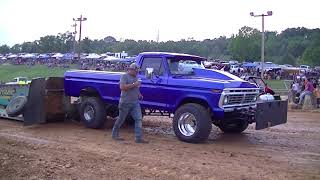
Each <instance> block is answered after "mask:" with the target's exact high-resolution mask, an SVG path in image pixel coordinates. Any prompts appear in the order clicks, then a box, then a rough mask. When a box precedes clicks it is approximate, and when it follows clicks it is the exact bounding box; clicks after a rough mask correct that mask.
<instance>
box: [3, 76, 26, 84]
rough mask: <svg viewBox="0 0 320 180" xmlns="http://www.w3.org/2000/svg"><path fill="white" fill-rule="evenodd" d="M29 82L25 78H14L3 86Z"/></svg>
mask: <svg viewBox="0 0 320 180" xmlns="http://www.w3.org/2000/svg"><path fill="white" fill-rule="evenodd" d="M30 83H31V81H30V80H28V78H27V77H16V78H13V80H12V81H10V82H7V83H5V84H19V85H23V84H30Z"/></svg>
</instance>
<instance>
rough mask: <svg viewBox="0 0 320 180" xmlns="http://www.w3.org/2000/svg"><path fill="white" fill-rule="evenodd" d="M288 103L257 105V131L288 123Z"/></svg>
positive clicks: (272, 102) (273, 102)
mask: <svg viewBox="0 0 320 180" xmlns="http://www.w3.org/2000/svg"><path fill="white" fill-rule="evenodd" d="M287 112H288V101H270V102H262V103H257V110H256V113H255V120H256V130H260V129H265V128H268V127H272V126H276V125H279V124H284V123H286V122H287Z"/></svg>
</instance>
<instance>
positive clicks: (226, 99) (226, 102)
mask: <svg viewBox="0 0 320 180" xmlns="http://www.w3.org/2000/svg"><path fill="white" fill-rule="evenodd" d="M223 104H228V96H225V97H224V99H223Z"/></svg>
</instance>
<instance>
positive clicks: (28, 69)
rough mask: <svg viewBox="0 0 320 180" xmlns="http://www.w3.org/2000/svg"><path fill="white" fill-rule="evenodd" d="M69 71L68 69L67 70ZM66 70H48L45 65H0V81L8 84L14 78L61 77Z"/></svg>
mask: <svg viewBox="0 0 320 180" xmlns="http://www.w3.org/2000/svg"><path fill="white" fill-rule="evenodd" d="M69 69H70V68H69ZM67 70H68V69H67V68H60V67H59V68H48V67H47V66H46V65H35V66H25V65H9V64H3V65H0V81H2V82H8V81H10V80H12V79H13V78H15V77H28V78H29V79H32V78H35V77H49V76H51V77H62V76H63V74H64V73H65V71H67Z"/></svg>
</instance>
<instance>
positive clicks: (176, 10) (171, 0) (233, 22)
mask: <svg viewBox="0 0 320 180" xmlns="http://www.w3.org/2000/svg"><path fill="white" fill-rule="evenodd" d="M319 7H320V1H319V0H303V1H302V0H0V17H1V18H0V45H1V44H8V45H10V46H12V45H14V44H16V43H22V42H27V41H34V40H36V39H39V38H40V37H42V36H45V35H56V34H58V33H59V32H61V33H63V32H66V31H73V28H72V27H71V25H72V24H73V21H72V18H75V17H79V16H80V14H82V15H83V16H84V17H86V18H87V19H88V20H87V21H85V22H84V23H83V31H82V37H89V38H90V39H102V38H104V37H106V36H109V35H110V36H113V37H115V38H116V39H117V40H121V39H134V40H156V39H157V34H158V30H159V40H160V41H168V40H174V41H177V40H180V39H188V38H193V39H196V40H203V39H207V38H210V39H213V38H217V37H219V36H227V37H230V36H231V35H232V34H236V33H237V32H238V30H239V29H240V28H241V27H243V26H250V27H254V28H258V29H259V30H260V29H261V18H254V17H251V16H250V15H249V13H250V12H254V13H256V14H262V13H266V12H267V11H273V16H271V17H266V19H265V29H266V30H268V31H278V32H281V31H283V30H285V29H286V28H292V27H302V26H303V27H307V28H319V27H320V11H319Z"/></svg>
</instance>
